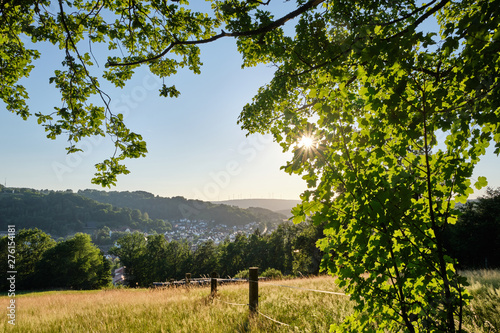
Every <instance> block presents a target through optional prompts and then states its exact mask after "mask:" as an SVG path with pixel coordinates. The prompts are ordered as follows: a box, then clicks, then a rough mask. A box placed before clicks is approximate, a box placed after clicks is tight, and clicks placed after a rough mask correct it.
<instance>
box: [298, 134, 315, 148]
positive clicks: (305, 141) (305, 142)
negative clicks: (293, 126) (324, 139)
mask: <svg viewBox="0 0 500 333" xmlns="http://www.w3.org/2000/svg"><path fill="white" fill-rule="evenodd" d="M313 144H314V140H313V139H312V138H311V137H308V136H303V137H302V138H301V139H300V141H299V147H301V148H311V147H312V146H313Z"/></svg>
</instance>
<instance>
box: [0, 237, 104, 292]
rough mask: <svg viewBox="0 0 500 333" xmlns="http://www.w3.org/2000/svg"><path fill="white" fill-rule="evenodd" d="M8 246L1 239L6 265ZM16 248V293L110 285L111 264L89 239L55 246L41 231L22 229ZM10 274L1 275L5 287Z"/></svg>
mask: <svg viewBox="0 0 500 333" xmlns="http://www.w3.org/2000/svg"><path fill="white" fill-rule="evenodd" d="M7 242H8V238H7V237H2V238H1V239H0V250H1V251H2V252H1V253H2V254H4V253H5V255H2V256H5V263H7V259H6V253H8V252H7ZM15 244H16V247H15V248H16V253H15V257H16V270H17V272H18V273H17V275H16V291H21V290H34V289H54V288H58V289H59V288H64V289H100V288H103V287H107V286H109V285H110V284H111V271H110V263H109V262H108V260H107V259H106V258H104V255H103V254H102V253H101V251H100V250H99V249H98V248H97V247H96V246H95V245H94V244H92V242H91V240H90V236H89V235H86V234H76V235H74V236H73V237H72V238H69V239H67V240H64V241H60V242H58V243H56V242H55V241H54V240H53V239H52V238H51V237H50V236H49V235H48V234H46V233H44V232H43V231H41V230H39V229H21V230H19V232H18V233H17V234H16V236H15ZM7 271H8V270H7V269H5V270H3V271H2V272H1V274H0V277H1V278H2V282H1V286H3V287H6V284H7V282H8V281H7V276H6V272H7ZM4 289H5V288H4ZM7 289H8V288H7Z"/></svg>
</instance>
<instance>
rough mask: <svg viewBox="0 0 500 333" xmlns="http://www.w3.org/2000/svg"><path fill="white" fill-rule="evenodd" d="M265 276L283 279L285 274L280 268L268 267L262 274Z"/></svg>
mask: <svg viewBox="0 0 500 333" xmlns="http://www.w3.org/2000/svg"><path fill="white" fill-rule="evenodd" d="M261 276H263V277H267V278H270V279H282V278H283V274H282V273H281V271H280V270H278V269H275V268H268V269H266V270H265V271H264V272H263V273H262V275H261Z"/></svg>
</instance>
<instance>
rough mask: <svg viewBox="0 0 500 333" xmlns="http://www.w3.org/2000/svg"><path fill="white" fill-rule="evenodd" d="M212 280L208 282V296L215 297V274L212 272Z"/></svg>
mask: <svg viewBox="0 0 500 333" xmlns="http://www.w3.org/2000/svg"><path fill="white" fill-rule="evenodd" d="M211 275H212V279H211V280H210V294H211V295H212V296H215V295H216V294H217V273H216V272H212V274H211Z"/></svg>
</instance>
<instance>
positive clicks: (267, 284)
mask: <svg viewBox="0 0 500 333" xmlns="http://www.w3.org/2000/svg"><path fill="white" fill-rule="evenodd" d="M248 282H258V281H248ZM266 286H275V287H283V288H291V289H299V290H305V291H313V292H317V293H323V294H332V295H341V296H349V295H348V294H345V293H339V292H335V291H327V290H318V289H308V288H302V287H295V286H287V285H283V284H275V283H270V282H266Z"/></svg>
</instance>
